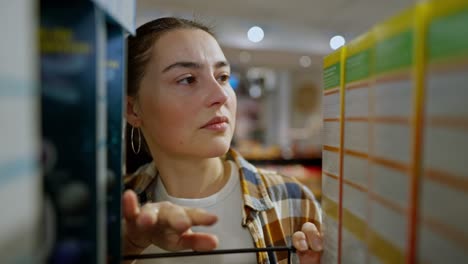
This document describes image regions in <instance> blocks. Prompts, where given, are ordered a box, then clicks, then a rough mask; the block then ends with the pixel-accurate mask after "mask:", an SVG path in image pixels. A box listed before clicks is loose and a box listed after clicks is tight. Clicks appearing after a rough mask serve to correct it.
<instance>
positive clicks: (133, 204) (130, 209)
mask: <svg viewBox="0 0 468 264" xmlns="http://www.w3.org/2000/svg"><path fill="white" fill-rule="evenodd" d="M122 207H123V216H124V217H125V219H126V220H127V221H134V220H136V218H137V217H138V214H139V213H140V210H139V206H138V199H137V196H136V194H135V193H134V192H133V191H131V190H127V191H125V192H124V194H123V197H122Z"/></svg>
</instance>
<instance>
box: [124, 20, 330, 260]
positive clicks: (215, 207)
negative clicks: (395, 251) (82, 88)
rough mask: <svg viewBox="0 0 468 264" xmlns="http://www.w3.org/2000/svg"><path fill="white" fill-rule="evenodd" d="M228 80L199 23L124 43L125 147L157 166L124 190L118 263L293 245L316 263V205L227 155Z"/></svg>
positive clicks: (157, 23)
mask: <svg viewBox="0 0 468 264" xmlns="http://www.w3.org/2000/svg"><path fill="white" fill-rule="evenodd" d="M229 75H230V66H229V63H228V62H227V60H226V58H225V57H224V54H223V52H222V50H221V48H220V46H219V44H218V43H217V41H216V39H215V38H214V37H213V34H212V33H211V32H210V30H209V29H208V28H207V27H205V26H203V25H201V24H198V23H196V22H193V21H188V20H184V19H177V18H161V19H157V20H154V21H151V22H149V23H147V24H145V25H143V26H141V27H139V28H138V30H137V34H136V36H135V37H129V39H128V83H127V84H128V96H127V112H126V117H127V121H128V123H129V125H131V133H130V134H131V135H130V136H129V137H128V138H129V139H130V140H131V146H132V148H131V149H132V151H133V152H134V153H138V154H140V155H141V153H142V152H144V148H145V146H146V149H147V151H148V153H149V154H150V156H151V157H152V158H154V159H153V161H152V162H150V163H147V164H145V165H143V166H141V167H139V169H138V170H137V171H136V172H135V173H133V174H132V175H130V176H128V177H127V178H126V180H125V182H126V187H127V188H129V189H131V190H127V191H126V192H125V193H124V195H123V211H124V218H125V221H124V226H125V232H124V234H125V235H124V254H140V253H141V252H143V251H144V252H145V253H148V252H165V251H166V250H168V251H178V250H184V249H191V250H197V251H206V250H212V249H215V248H223V249H227V248H246V247H273V246H290V245H291V240H292V245H294V247H295V248H296V249H297V255H298V257H299V260H300V261H299V263H318V262H319V260H320V251H321V250H322V240H321V236H320V233H319V231H318V229H317V228H319V227H320V226H319V225H320V211H319V208H318V206H317V204H316V203H315V200H314V197H313V195H312V194H311V193H310V192H309V191H308V190H307V189H306V188H304V187H303V186H302V185H301V184H300V183H298V182H297V181H296V180H295V179H293V178H290V177H285V176H281V175H278V174H277V173H274V172H269V171H263V170H259V169H256V168H255V167H254V166H252V165H251V164H249V163H248V162H247V161H246V160H244V159H243V158H242V157H241V156H240V155H239V154H238V153H236V152H235V151H234V150H230V143H231V140H232V136H233V133H234V127H235V113H236V96H235V93H234V91H233V89H232V88H231V87H230V85H229ZM142 138H143V139H144V141H145V142H146V143H142ZM142 145H143V147H142ZM137 197H138V198H137ZM139 204H142V207H140V206H139ZM143 204H144V205H143ZM213 258H215V260H214V261H213ZM286 258H287V253H286V252H276V253H266V252H261V253H258V254H255V253H249V254H236V255H216V256H210V257H208V256H204V257H190V258H189V259H184V260H183V262H185V263H213V262H214V263H280V262H281V263H285V262H286ZM153 261H154V263H180V262H181V259H175V258H173V259H166V260H158V261H156V260H153ZM164 261H166V262H164Z"/></svg>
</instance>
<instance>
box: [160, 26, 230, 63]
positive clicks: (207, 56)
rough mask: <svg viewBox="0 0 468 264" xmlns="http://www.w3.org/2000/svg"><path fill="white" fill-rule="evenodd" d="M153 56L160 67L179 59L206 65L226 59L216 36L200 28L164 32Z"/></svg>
mask: <svg viewBox="0 0 468 264" xmlns="http://www.w3.org/2000/svg"><path fill="white" fill-rule="evenodd" d="M153 57H154V58H155V59H156V63H157V64H158V65H159V66H160V67H164V65H166V64H171V63H174V62H177V61H193V62H196V63H198V64H201V65H204V64H214V63H216V62H219V61H225V60H226V58H225V56H224V53H223V51H222V50H221V48H220V47H219V44H218V42H217V41H216V40H215V38H214V37H213V36H211V35H210V34H209V33H207V32H205V31H203V30H200V29H178V30H173V31H170V32H168V33H166V34H164V35H163V36H161V38H160V39H159V40H158V41H156V43H155V46H154V53H153Z"/></svg>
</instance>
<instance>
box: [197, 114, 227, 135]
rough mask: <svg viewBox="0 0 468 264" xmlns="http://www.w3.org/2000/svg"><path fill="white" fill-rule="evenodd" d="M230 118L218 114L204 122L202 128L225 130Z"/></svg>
mask: <svg viewBox="0 0 468 264" xmlns="http://www.w3.org/2000/svg"><path fill="white" fill-rule="evenodd" d="M228 124H229V119H228V118H227V117H225V116H216V117H214V118H212V119H211V120H210V121H208V122H207V123H206V124H204V125H203V126H202V127H201V128H203V129H209V130H213V131H219V132H223V131H225V130H226V129H227V128H228Z"/></svg>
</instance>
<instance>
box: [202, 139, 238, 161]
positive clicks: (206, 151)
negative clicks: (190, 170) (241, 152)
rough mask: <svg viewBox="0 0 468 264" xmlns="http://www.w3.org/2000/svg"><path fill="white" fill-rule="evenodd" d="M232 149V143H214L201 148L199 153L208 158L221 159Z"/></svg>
mask: <svg viewBox="0 0 468 264" xmlns="http://www.w3.org/2000/svg"><path fill="white" fill-rule="evenodd" d="M230 147H231V144H230V141H227V142H219V141H216V142H212V143H207V144H206V145H204V146H202V147H200V149H199V153H200V154H202V155H203V156H206V157H207V158H214V157H221V156H223V155H224V154H226V153H227V152H228V150H229V148H230Z"/></svg>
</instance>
